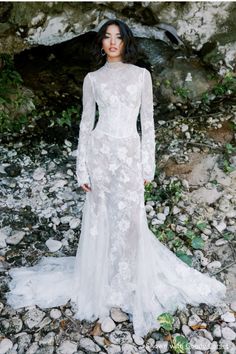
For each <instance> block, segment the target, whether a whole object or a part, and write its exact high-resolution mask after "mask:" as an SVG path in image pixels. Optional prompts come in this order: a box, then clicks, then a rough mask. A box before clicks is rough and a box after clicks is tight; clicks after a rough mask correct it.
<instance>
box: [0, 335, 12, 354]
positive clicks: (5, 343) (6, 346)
mask: <svg viewBox="0 0 236 354" xmlns="http://www.w3.org/2000/svg"><path fill="white" fill-rule="evenodd" d="M12 347H13V343H12V341H11V340H10V339H8V338H3V339H2V340H1V341H0V354H5V353H7V352H8V350H10V349H11V348H12Z"/></svg>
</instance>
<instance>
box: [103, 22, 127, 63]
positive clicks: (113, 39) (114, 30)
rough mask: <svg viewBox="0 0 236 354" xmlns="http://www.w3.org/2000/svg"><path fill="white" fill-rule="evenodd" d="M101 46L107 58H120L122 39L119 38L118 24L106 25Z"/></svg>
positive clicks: (117, 59) (122, 46)
mask: <svg viewBox="0 0 236 354" xmlns="http://www.w3.org/2000/svg"><path fill="white" fill-rule="evenodd" d="M102 48H103V49H104V51H105V52H106V54H107V60H109V61H119V60H122V51H123V48H124V41H123V40H122V38H121V34H120V28H119V26H117V25H115V24H113V25H109V26H108V27H107V29H106V33H105V37H104V38H103V40H102Z"/></svg>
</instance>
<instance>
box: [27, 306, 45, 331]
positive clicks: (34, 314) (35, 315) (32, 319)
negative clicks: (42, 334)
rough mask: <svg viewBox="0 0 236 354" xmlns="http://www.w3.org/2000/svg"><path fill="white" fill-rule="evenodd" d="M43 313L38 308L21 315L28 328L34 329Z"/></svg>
mask: <svg viewBox="0 0 236 354" xmlns="http://www.w3.org/2000/svg"><path fill="white" fill-rule="evenodd" d="M44 316H45V313H44V312H43V311H41V310H39V309H38V308H32V309H29V310H28V311H27V312H26V313H25V314H24V315H23V321H24V323H25V325H26V326H27V327H28V328H30V329H31V328H33V327H36V326H37V325H38V324H39V323H40V322H41V321H42V319H43V318H44Z"/></svg>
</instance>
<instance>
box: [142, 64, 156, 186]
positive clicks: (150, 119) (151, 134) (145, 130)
mask: <svg viewBox="0 0 236 354" xmlns="http://www.w3.org/2000/svg"><path fill="white" fill-rule="evenodd" d="M140 121H141V129H142V136H141V159H142V171H143V178H144V179H146V180H148V181H152V180H153V179H154V175H155V167H156V166H155V129H154V114H153V88H152V77H151V74H150V72H149V71H148V70H147V69H145V68H144V69H143V85H142V94H141V109H140Z"/></svg>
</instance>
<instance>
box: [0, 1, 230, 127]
mask: <svg viewBox="0 0 236 354" xmlns="http://www.w3.org/2000/svg"><path fill="white" fill-rule="evenodd" d="M111 18H118V19H120V20H122V21H124V22H126V23H127V24H128V26H129V27H130V28H131V29H132V32H133V34H134V36H135V37H136V39H137V42H138V45H139V47H140V49H141V52H142V53H140V55H139V58H137V65H139V66H145V67H147V69H149V70H150V71H151V73H152V78H153V88H154V103H155V113H156V115H157V116H158V117H159V119H166V120H167V119H171V118H175V117H176V115H177V114H182V115H184V116H188V117H189V116H191V115H198V114H197V113H196V111H197V110H199V107H201V105H203V106H204V105H205V104H206V107H205V106H204V107H203V108H204V110H207V111H211V108H208V104H209V105H211V106H212V108H213V109H215V107H218V105H217V102H216V100H215V99H216V98H217V97H216V96H217V95H221V94H222V93H223V95H225V96H228V97H229V99H230V100H231V99H232V100H235V96H236V95H235V90H236V78H235V76H236V74H235V73H236V70H235V69H236V66H235V64H236V60H235V59H236V24H235V20H234V19H235V18H236V3H235V2H5V3H3V2H2V3H0V83H1V85H0V86H1V88H0V110H1V112H2V113H1V114H0V129H2V130H6V128H5V127H4V128H1V126H3V125H4V124H5V123H4V124H2V123H1V122H8V119H9V117H11V119H12V120H13V125H14V124H15V121H18V120H19V117H20V118H21V117H22V115H23V118H22V120H23V122H24V121H25V117H24V115H26V116H27V117H28V113H30V112H31V111H32V110H33V109H34V108H35V109H36V112H35V113H32V115H33V117H35V116H36V117H37V119H38V117H42V116H43V118H44V119H41V118H40V120H39V123H40V127H42V129H43V130H44V131H46V130H47V131H48V129H46V128H45V127H48V125H50V124H51V123H50V122H49V119H48V117H49V116H50V117H51V116H52V117H53V119H57V117H58V115H61V114H62V115H63V116H62V117H61V118H60V122H67V121H68V122H70V121H71V119H72V118H73V117H74V116H75V117H74V120H75V122H76V123H77V122H78V116H79V110H80V108H81V106H80V105H81V91H82V90H81V87H82V81H83V78H84V76H85V74H86V72H88V71H92V70H93V69H94V68H93V63H92V61H93V60H92V59H93V58H91V53H90V48H91V46H92V45H93V38H94V37H95V35H96V32H97V31H98V30H99V28H100V26H101V25H102V24H103V23H104V22H105V21H107V20H108V19H111ZM8 55H10V56H11V58H12V59H13V66H11V64H9V65H10V66H9V65H8V64H7V60H8V59H6V57H7V56H8ZM4 58H5V59H4ZM15 69H16V72H17V73H19V74H20V76H21V78H22V80H21V82H20V83H19V78H18V76H17V74H16V73H15V71H14V70H15ZM4 70H5V73H3V72H4ZM12 70H13V73H12ZM11 81H13V90H12V87H10V88H9V87H8V86H9V85H10V86H11ZM3 82H4V83H5V84H6V88H5V87H4V85H3V84H2V83H3ZM9 82H10V84H9ZM16 83H18V85H16ZM8 92H9V93H8ZM220 100H221V98H220ZM78 108H79V109H78ZM71 117H72V118H71ZM27 119H28V118H27ZM53 124H54V122H53ZM53 124H52V125H51V127H52V129H53V132H55V126H53ZM61 124H62V123H61ZM63 124H64V123H63ZM68 125H69V123H68ZM29 126H30V124H29ZM72 126H73V122H72ZM60 128H61V127H60ZM7 129H8V130H9V131H11V129H12V128H8V126H7ZM72 130H73V129H72Z"/></svg>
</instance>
